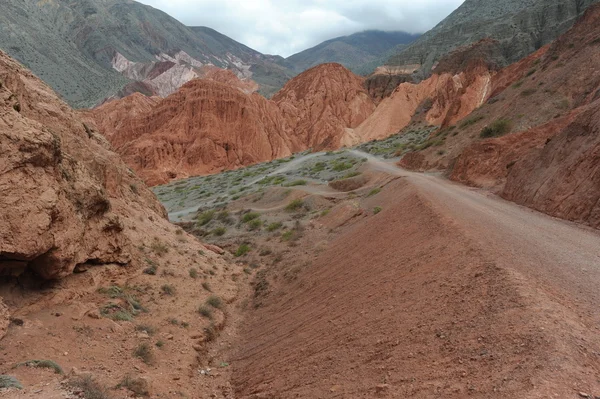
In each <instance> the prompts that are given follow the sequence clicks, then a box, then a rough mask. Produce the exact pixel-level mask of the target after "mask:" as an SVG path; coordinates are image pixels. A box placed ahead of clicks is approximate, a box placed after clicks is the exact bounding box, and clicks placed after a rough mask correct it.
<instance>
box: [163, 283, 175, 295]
mask: <svg viewBox="0 0 600 399" xmlns="http://www.w3.org/2000/svg"><path fill="white" fill-rule="evenodd" d="M160 291H161V292H162V293H163V294H165V295H169V296H174V295H175V292H176V291H175V287H174V286H172V285H170V284H165V285H163V286H162V287H160Z"/></svg>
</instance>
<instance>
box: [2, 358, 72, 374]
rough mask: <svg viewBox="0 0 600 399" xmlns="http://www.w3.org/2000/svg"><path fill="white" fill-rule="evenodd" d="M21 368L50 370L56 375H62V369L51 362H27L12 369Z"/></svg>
mask: <svg viewBox="0 0 600 399" xmlns="http://www.w3.org/2000/svg"><path fill="white" fill-rule="evenodd" d="M21 366H27V367H35V368H38V369H51V370H53V371H54V372H55V373H56V374H64V372H63V369H62V368H61V367H60V366H59V365H58V364H57V363H56V362H54V361H52V360H28V361H26V362H23V363H18V364H16V365H15V366H14V367H13V368H17V367H21Z"/></svg>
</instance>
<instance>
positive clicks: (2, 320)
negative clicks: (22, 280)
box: [0, 298, 10, 340]
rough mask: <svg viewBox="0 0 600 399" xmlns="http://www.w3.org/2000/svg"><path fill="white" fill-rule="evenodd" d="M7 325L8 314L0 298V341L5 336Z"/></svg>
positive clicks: (8, 321) (8, 320) (8, 323)
mask: <svg viewBox="0 0 600 399" xmlns="http://www.w3.org/2000/svg"><path fill="white" fill-rule="evenodd" d="M9 325H10V313H9V312H8V308H7V307H6V305H5V304H4V302H2V298H0V340H1V339H2V338H4V336H5V335H6V331H7V330H8V326H9Z"/></svg>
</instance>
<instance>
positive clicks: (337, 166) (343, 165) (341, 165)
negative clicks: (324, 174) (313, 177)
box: [331, 162, 354, 172]
mask: <svg viewBox="0 0 600 399" xmlns="http://www.w3.org/2000/svg"><path fill="white" fill-rule="evenodd" d="M353 166H354V165H353V164H352V163H350V162H335V163H334V164H333V167H332V168H331V169H333V170H334V171H335V172H343V171H344V170H348V169H350V168H351V167H353Z"/></svg>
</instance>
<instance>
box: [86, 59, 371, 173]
mask: <svg viewBox="0 0 600 399" xmlns="http://www.w3.org/2000/svg"><path fill="white" fill-rule="evenodd" d="M223 75H224V72H221V73H219V74H217V75H215V76H213V77H212V78H211V77H210V76H208V77H206V78H204V79H195V80H193V81H191V82H189V83H187V84H185V85H184V86H183V87H182V88H181V89H179V90H178V91H177V92H175V93H174V94H172V95H170V96H169V97H167V98H165V99H164V100H160V99H159V100H158V102H155V99H152V98H145V97H143V96H142V95H140V94H137V95H134V96H130V97H126V98H124V99H122V100H118V101H112V102H108V103H106V104H104V105H102V106H101V107H98V108H96V109H94V110H92V111H90V112H85V115H86V117H88V118H90V120H95V123H96V126H98V129H99V130H100V131H102V132H103V133H104V134H105V136H106V137H107V138H108V139H109V141H110V142H111V144H112V145H113V146H114V148H115V150H116V151H117V152H118V153H119V154H121V155H122V156H123V159H124V160H125V162H126V163H127V164H128V165H130V166H131V167H132V168H133V169H134V170H135V171H136V172H138V173H139V174H140V176H142V177H143V178H144V180H145V181H146V182H147V183H148V184H150V185H155V184H161V183H166V182H168V181H169V180H171V179H174V178H182V177H186V176H190V175H198V174H207V173H216V172H219V171H223V170H228V169H236V168H239V167H241V166H247V165H252V164H255V163H258V162H264V161H271V160H273V159H276V158H281V157H286V156H289V155H291V154H292V153H294V152H298V151H303V150H306V149H309V148H312V149H336V148H339V147H340V146H343V145H352V144H356V143H358V142H360V141H361V139H360V138H358V137H356V136H355V135H353V133H352V128H354V127H356V126H358V125H359V124H360V123H361V122H363V121H364V120H365V119H366V118H367V117H368V116H369V115H370V114H371V113H372V112H373V110H374V108H375V105H374V103H373V100H372V99H371V98H370V96H369V94H368V93H367V91H366V90H365V89H364V88H363V80H362V78H360V77H358V76H356V75H354V74H353V73H352V72H350V71H349V70H347V69H346V68H344V67H343V66H342V65H339V64H323V65H320V66H318V67H315V68H312V69H310V70H308V71H306V72H304V73H302V74H300V75H298V76H297V77H296V78H294V79H292V80H291V81H290V82H288V83H287V84H286V86H285V87H284V88H283V89H282V90H281V91H279V92H278V93H277V94H276V95H275V96H274V97H273V100H267V99H265V98H264V97H262V96H260V95H258V94H256V93H253V94H252V93H250V92H249V91H248V90H244V87H245V84H244V82H241V81H240V80H238V79H237V78H236V77H235V76H233V74H229V75H228V78H227V77H226V76H223Z"/></svg>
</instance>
